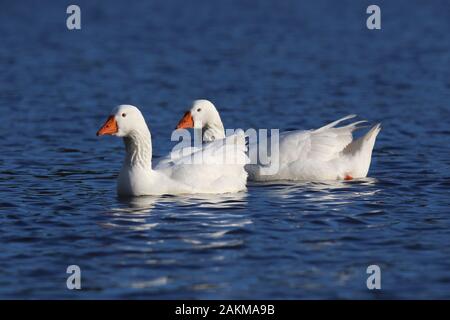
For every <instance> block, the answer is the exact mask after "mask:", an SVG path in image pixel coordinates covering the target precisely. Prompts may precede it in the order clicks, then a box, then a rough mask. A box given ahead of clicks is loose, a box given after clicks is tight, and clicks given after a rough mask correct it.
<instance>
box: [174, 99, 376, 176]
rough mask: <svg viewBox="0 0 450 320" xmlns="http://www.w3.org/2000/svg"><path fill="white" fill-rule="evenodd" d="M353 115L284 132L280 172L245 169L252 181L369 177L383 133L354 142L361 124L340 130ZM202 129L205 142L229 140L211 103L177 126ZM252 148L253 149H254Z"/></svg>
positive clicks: (255, 167)
mask: <svg viewBox="0 0 450 320" xmlns="http://www.w3.org/2000/svg"><path fill="white" fill-rule="evenodd" d="M354 117H355V115H349V116H347V117H344V118H342V119H339V120H337V121H334V122H332V123H330V124H328V125H326V126H323V127H321V128H319V129H315V130H295V131H289V132H284V133H280V140H279V153H278V154H272V155H271V158H272V159H274V157H277V156H278V159H279V169H278V171H277V172H276V173H274V174H270V175H267V174H266V173H264V170H262V169H263V168H264V167H265V166H263V165H261V164H259V163H257V164H248V165H246V167H245V169H246V170H247V172H248V173H249V180H254V181H273V180H309V181H317V180H343V179H344V180H351V179H355V178H363V177H366V176H367V173H368V171H369V167H370V162H371V157H372V149H373V146H374V144H375V140H376V137H377V135H378V133H379V132H380V130H381V127H380V124H376V125H375V126H374V127H372V128H371V129H370V130H369V131H368V132H367V133H366V134H365V135H364V136H363V137H361V138H359V139H357V140H353V136H352V132H353V131H354V130H356V129H359V127H357V125H358V124H360V123H362V122H366V121H358V122H354V123H351V124H349V125H346V126H344V127H336V125H337V124H339V123H340V122H342V121H344V120H347V119H351V118H354ZM192 127H195V128H199V127H200V128H202V129H203V141H205V142H206V141H213V140H215V139H222V138H224V137H225V132H224V127H223V124H222V121H221V119H220V116H219V113H218V111H217V109H216V108H215V107H214V105H213V104H212V103H211V102H210V101H208V100H196V101H194V103H193V105H192V108H191V109H190V111H188V112H186V113H185V115H184V116H183V118H182V119H181V120H180V122H179V123H178V125H177V129H179V128H192ZM250 147H251V146H250Z"/></svg>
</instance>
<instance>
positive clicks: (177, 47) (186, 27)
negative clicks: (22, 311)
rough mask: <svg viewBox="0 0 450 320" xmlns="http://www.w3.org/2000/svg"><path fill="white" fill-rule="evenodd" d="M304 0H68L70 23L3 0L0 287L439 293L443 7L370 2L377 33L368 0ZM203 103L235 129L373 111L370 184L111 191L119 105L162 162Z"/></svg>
mask: <svg viewBox="0 0 450 320" xmlns="http://www.w3.org/2000/svg"><path fill="white" fill-rule="evenodd" d="M308 2H309V3H308ZM308 2H306V1H305V2H302V1H276V2H264V1H258V2H256V1H220V2H219V1H217V2H215V1H204V2H200V1H192V2H191V1H189V3H188V2H186V1H175V2H170V3H166V2H152V1H142V2H132V3H128V2H125V1H122V2H114V1H108V2H106V1H103V2H97V1H77V3H78V4H79V5H80V7H81V10H82V30H80V31H68V30H67V29H66V27H65V19H66V13H65V10H66V7H65V5H66V3H64V2H61V1H39V2H30V3H29V4H27V5H25V4H23V3H22V2H12V1H10V2H9V3H3V4H2V5H1V11H0V40H1V41H0V42H1V44H0V70H1V72H0V110H1V124H0V134H1V137H2V139H1V140H0V146H1V149H0V150H1V157H0V297H1V298H213V299H214V298H247V299H253V298H276V299H282V298H289V299H295V298H369V299H371V298H450V274H449V270H450V247H449V245H448V244H449V242H450V232H449V228H450V216H449V214H450V212H449V204H450V192H449V187H450V173H449V167H450V154H449V152H448V150H449V149H448V148H449V143H450V131H449V128H448V124H449V123H448V119H449V116H450V114H449V113H450V112H449V110H450V106H449V104H450V61H449V59H450V58H449V57H450V55H449V54H450V37H449V34H448V30H450V16H449V12H450V10H449V9H450V8H449V3H448V2H447V1H432V2H425V1H395V3H394V2H393V1H378V4H379V5H380V7H381V8H382V30H379V31H369V30H367V29H366V27H365V19H366V17H367V15H366V13H365V10H366V8H367V5H369V4H371V3H368V2H367V3H366V1H361V2H360V3H358V4H357V3H355V2H354V1H339V3H338V2H337V1H336V2H331V1H330V2H324V1H314V2H313V3H312V2H310V1H308ZM196 98H208V99H211V100H212V101H213V102H214V103H215V104H216V105H217V106H218V108H219V110H220V111H221V114H222V119H223V121H224V123H225V126H226V127H228V128H233V127H241V128H244V129H245V128H250V127H252V128H280V129H281V130H288V129H295V128H315V127H319V126H321V125H323V124H325V123H326V122H329V121H332V120H335V119H337V118H339V117H342V116H344V115H346V114H349V113H356V114H358V115H359V116H360V117H361V118H364V119H368V120H370V121H371V122H372V123H374V122H379V121H381V122H382V126H383V129H382V131H381V133H380V135H379V137H378V140H377V143H376V146H375V150H374V154H373V161H372V167H371V170H370V174H369V176H370V177H369V178H366V179H362V180H356V181H349V182H323V183H308V182H304V183H285V182H274V183H270V184H255V183H250V184H249V187H248V191H247V192H242V193H239V194H233V195H231V194H229V195H218V196H202V195H194V196H176V197H175V196H163V197H156V198H155V197H142V198H135V199H118V198H117V197H116V194H115V187H116V182H115V179H116V176H117V173H118V171H119V168H120V165H121V161H122V157H123V153H124V151H123V145H122V142H121V141H120V140H119V139H115V138H111V137H106V138H98V137H96V136H95V132H96V130H97V129H98V128H99V126H100V125H101V124H102V122H103V121H104V119H105V117H106V116H107V115H108V114H109V112H110V110H111V108H112V107H114V106H115V105H117V104H121V103H131V104H135V105H137V106H139V107H140V108H141V110H142V111H143V113H144V115H145V117H146V119H147V122H148V124H149V125H150V128H151V131H152V135H153V147H154V152H155V155H154V157H155V158H157V157H160V156H163V155H165V154H166V153H167V152H168V151H169V150H170V147H171V146H172V145H173V143H171V142H170V134H171V131H172V129H173V128H174V126H175V124H176V123H177V121H178V120H179V118H180V117H181V115H182V114H183V112H184V111H185V110H186V108H187V107H188V105H189V103H190V102H191V101H192V100H193V99H196ZM72 264H76V265H79V266H80V268H81V270H82V290H80V291H70V290H67V289H66V277H67V276H68V275H67V274H66V268H67V266H68V265H72ZM371 264H377V265H379V266H380V268H381V270H382V290H380V291H369V290H368V289H367V287H366V279H367V276H368V275H367V274H366V268H367V266H369V265H371Z"/></svg>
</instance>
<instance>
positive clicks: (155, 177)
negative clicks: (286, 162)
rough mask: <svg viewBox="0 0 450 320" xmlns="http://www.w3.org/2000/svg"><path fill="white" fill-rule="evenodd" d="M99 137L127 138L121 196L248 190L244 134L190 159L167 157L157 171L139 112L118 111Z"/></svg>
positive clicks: (127, 107)
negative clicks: (230, 157)
mask: <svg viewBox="0 0 450 320" xmlns="http://www.w3.org/2000/svg"><path fill="white" fill-rule="evenodd" d="M97 134H98V135H104V134H109V135H115V136H118V137H123V140H124V143H125V149H126V156H125V160H124V163H123V166H122V169H121V171H120V173H119V178H118V184H117V191H118V194H119V195H123V196H125V195H126V196H141V195H161V194H181V193H227V192H238V191H241V190H245V189H246V181H247V173H246V172H245V170H244V165H245V163H246V159H247V158H246V155H245V149H246V147H245V139H244V135H243V133H240V134H236V135H233V136H231V137H228V138H227V139H224V140H223V141H217V142H215V143H212V144H208V145H206V146H204V147H202V148H200V149H196V150H194V149H193V150H192V152H191V153H189V155H188V156H180V157H176V158H173V159H171V158H167V157H166V158H165V159H163V161H162V162H161V164H159V165H157V166H156V167H155V168H152V144H151V135H150V131H149V129H148V127H147V124H146V123H145V120H144V117H143V116H142V114H141V112H140V111H139V109H138V108H136V107H134V106H131V105H121V106H119V107H117V108H115V109H114V110H113V114H112V115H111V116H110V118H108V121H107V122H106V123H105V125H104V126H103V127H102V128H101V129H100V130H99V132H98V133H97ZM230 150H233V151H234V156H235V159H234V160H233V161H232V162H226V161H224V154H228V155H230V154H231V153H229V151H230ZM189 157H193V159H194V161H198V159H199V158H198V157H200V159H201V161H200V162H194V163H192V161H189ZM196 157H197V158H196ZM225 159H226V158H225Z"/></svg>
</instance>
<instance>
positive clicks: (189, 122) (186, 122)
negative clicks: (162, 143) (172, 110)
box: [177, 111, 194, 129]
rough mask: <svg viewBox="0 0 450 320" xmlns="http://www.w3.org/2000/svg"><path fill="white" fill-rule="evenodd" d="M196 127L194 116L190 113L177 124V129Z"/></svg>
mask: <svg viewBox="0 0 450 320" xmlns="http://www.w3.org/2000/svg"><path fill="white" fill-rule="evenodd" d="M193 127H194V119H192V114H191V112H190V111H187V112H186V113H185V114H184V116H183V118H181V120H180V122H178V124H177V129H187V128H193Z"/></svg>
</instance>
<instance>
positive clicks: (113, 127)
mask: <svg viewBox="0 0 450 320" xmlns="http://www.w3.org/2000/svg"><path fill="white" fill-rule="evenodd" d="M118 131H119V127H118V126H117V121H116V118H115V117H114V116H109V117H108V119H107V120H106V122H105V124H104V125H103V126H102V127H101V128H100V130H98V131H97V135H98V136H104V135H105V134H108V135H111V134H114V133H117V132H118Z"/></svg>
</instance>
